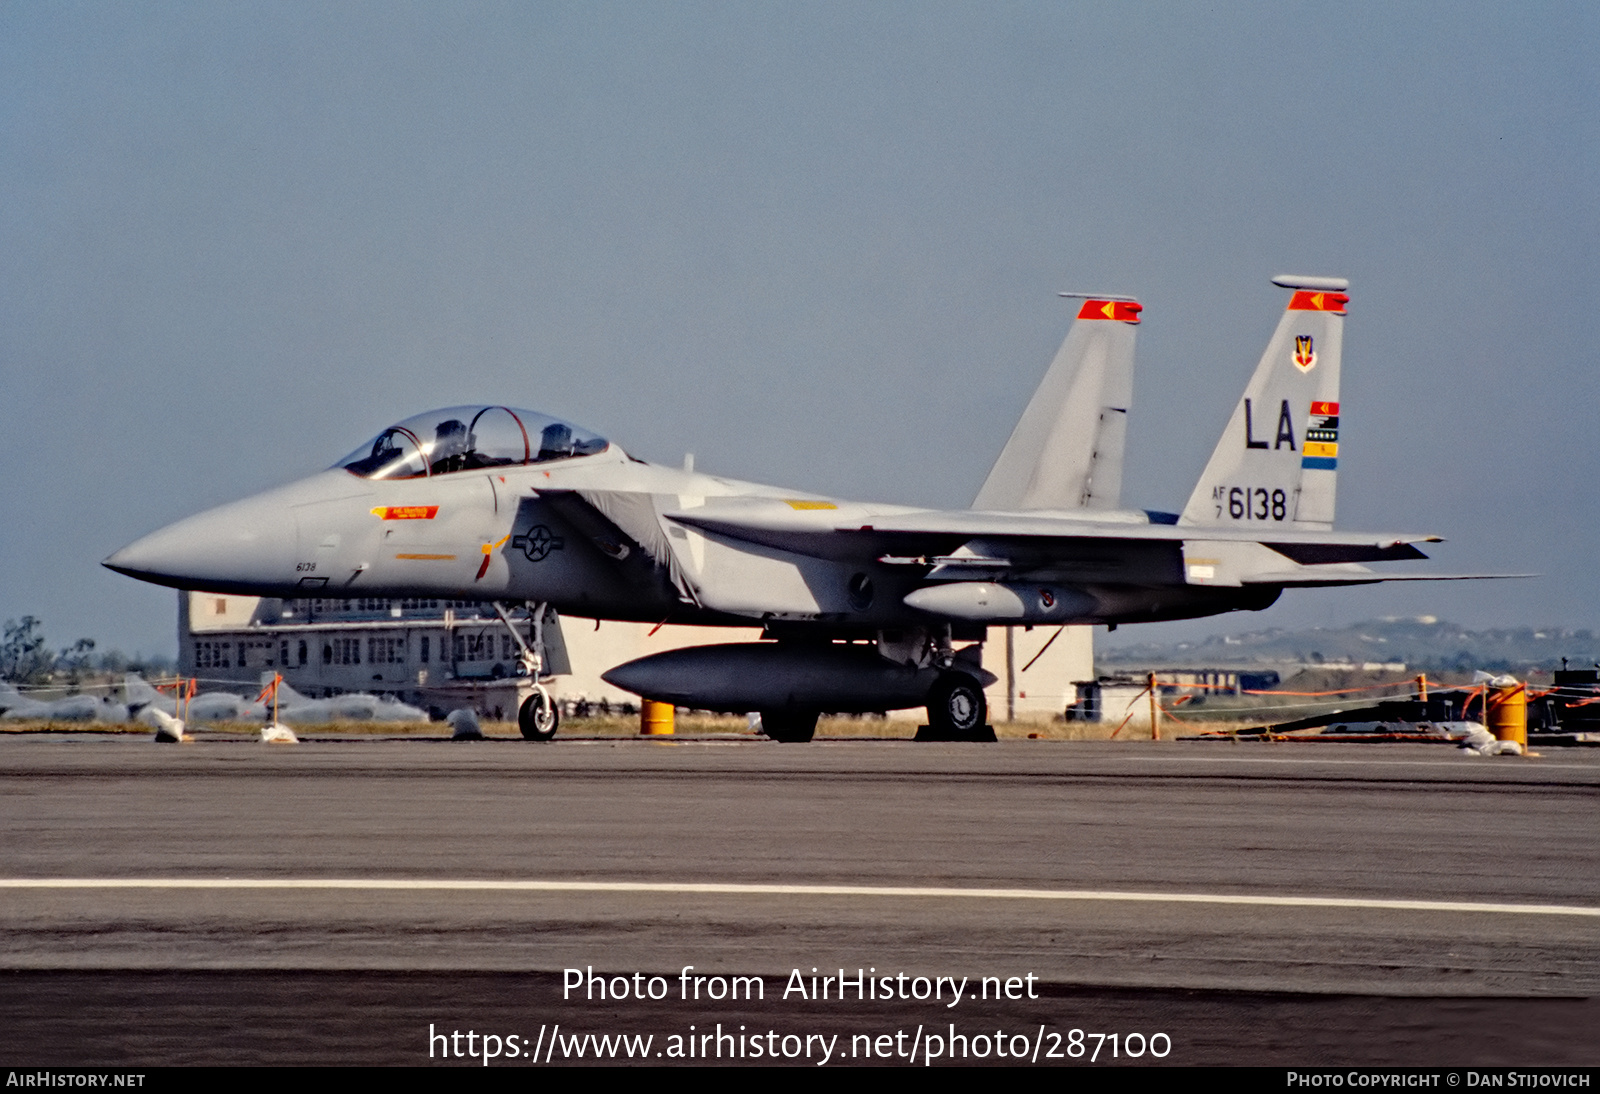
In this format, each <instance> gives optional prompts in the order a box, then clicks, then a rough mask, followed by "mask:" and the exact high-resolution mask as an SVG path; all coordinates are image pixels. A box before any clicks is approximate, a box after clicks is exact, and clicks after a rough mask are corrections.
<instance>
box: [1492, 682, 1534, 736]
mask: <svg viewBox="0 0 1600 1094" xmlns="http://www.w3.org/2000/svg"><path fill="white" fill-rule="evenodd" d="M1485 702H1487V704H1488V712H1489V716H1488V718H1487V719H1485V720H1486V721H1487V722H1488V728H1489V732H1490V733H1493V734H1494V735H1495V739H1496V740H1500V741H1515V742H1517V744H1519V745H1521V746H1522V747H1523V748H1524V749H1525V748H1527V747H1528V685H1527V684H1513V685H1510V686H1508V687H1503V688H1491V689H1490V690H1489V692H1488V695H1487V696H1486V697H1485Z"/></svg>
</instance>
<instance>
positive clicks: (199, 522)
mask: <svg viewBox="0 0 1600 1094" xmlns="http://www.w3.org/2000/svg"><path fill="white" fill-rule="evenodd" d="M285 493H286V492H285V491H282V490H278V491H271V492H269V493H266V494H258V495H256V496H255V497H251V498H245V499H244V500H243V501H236V502H232V503H230V504H228V505H223V506H219V507H218V508H216V509H209V510H207V511H206V512H204V513H199V514H197V515H195V516H192V517H187V518H185V519H183V520H180V521H178V522H177V523H176V524H169V525H167V526H166V527H165V528H161V529H158V530H157V531H154V532H151V533H150V534H149V535H147V536H145V537H144V538H143V539H138V540H135V541H134V542H132V543H130V544H128V545H127V546H126V547H124V548H122V550H120V551H118V552H117V553H116V554H114V555H112V556H111V557H110V558H108V559H106V560H105V562H104V563H103V565H105V566H107V567H109V568H110V569H113V570H115V571H117V572H118V573H119V574H127V575H128V576H129V577H136V578H138V579H139V580H141V581H149V582H153V583H154V584H157V585H168V586H171V587H172V588H175V589H205V590H207V591H214V592H233V593H243V594H250V593H255V594H260V595H268V594H270V592H271V591H272V590H273V589H274V588H281V587H283V586H285V585H293V584H294V579H293V576H292V575H293V572H294V553H295V520H294V510H293V506H292V504H291V498H290V497H286V496H285Z"/></svg>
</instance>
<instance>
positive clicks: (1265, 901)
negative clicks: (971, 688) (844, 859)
mask: <svg viewBox="0 0 1600 1094" xmlns="http://www.w3.org/2000/svg"><path fill="white" fill-rule="evenodd" d="M18 889H36V890H43V889H236V890H273V889H278V890H289V889H295V890H315V889H323V890H367V891H382V892H441V891H446V892H448V891H456V892H479V893H495V892H503V893H668V894H677V895H709V896H841V897H897V898H903V899H956V900H1078V901H1102V902H1117V901H1123V902H1129V903H1137V904H1237V905H1245V906H1250V907H1272V908H1361V909H1372V910H1382V911H1409V912H1469V913H1486V914H1491V915H1566V916H1583V917H1588V918H1600V908H1587V907H1583V906H1580V905H1573V904H1492V903H1485V902H1478V901H1461V900H1382V899H1377V898H1369V897H1324V896H1288V895H1282V894H1271V893H1265V894H1256V895H1244V894H1238V893H1137V892H1120V891H1117V890H1108V889H960V888H949V887H935V886H927V887H922V886H891V885H776V884H773V885H763V884H740V883H737V882H674V881H531V880H530V881H517V880H504V881H496V880H476V879H471V878H185V877H171V878H164V877H148V878H116V877H108V878H94V877H81V878H79V877H65V878H0V890H18Z"/></svg>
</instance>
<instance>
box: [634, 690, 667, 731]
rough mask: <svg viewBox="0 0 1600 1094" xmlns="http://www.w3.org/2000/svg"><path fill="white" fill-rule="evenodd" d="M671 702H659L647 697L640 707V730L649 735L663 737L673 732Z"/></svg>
mask: <svg viewBox="0 0 1600 1094" xmlns="http://www.w3.org/2000/svg"><path fill="white" fill-rule="evenodd" d="M672 713H673V708H672V704H671V703H658V702H656V701H655V700H654V699H646V700H645V701H644V702H643V704H641V705H640V707H639V732H640V733H641V734H643V735H645V736H648V737H661V736H666V735H668V734H671V733H672Z"/></svg>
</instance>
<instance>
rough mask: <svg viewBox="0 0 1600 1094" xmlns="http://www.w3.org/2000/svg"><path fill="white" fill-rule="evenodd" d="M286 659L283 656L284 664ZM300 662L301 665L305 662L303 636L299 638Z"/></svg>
mask: <svg viewBox="0 0 1600 1094" xmlns="http://www.w3.org/2000/svg"><path fill="white" fill-rule="evenodd" d="M288 661H289V659H288V658H287V657H285V658H284V664H288ZM300 663H301V664H302V665H303V664H305V663H306V641H305V639H303V638H302V639H301V640H300Z"/></svg>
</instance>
